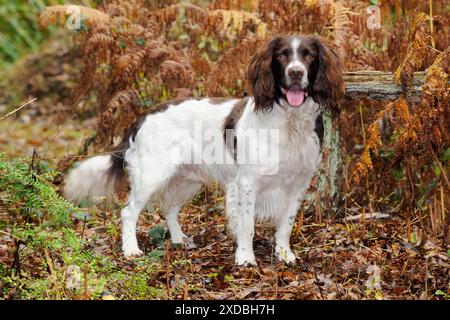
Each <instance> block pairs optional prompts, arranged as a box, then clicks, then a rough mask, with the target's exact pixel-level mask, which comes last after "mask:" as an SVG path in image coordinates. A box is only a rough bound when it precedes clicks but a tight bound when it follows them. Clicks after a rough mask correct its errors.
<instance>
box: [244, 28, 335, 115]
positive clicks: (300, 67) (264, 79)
mask: <svg viewBox="0 0 450 320" xmlns="http://www.w3.org/2000/svg"><path fill="white" fill-rule="evenodd" d="M247 77H248V80H249V81H250V86H251V93H252V95H253V97H254V99H255V111H266V110H271V109H272V106H273V102H274V101H276V102H278V103H279V104H280V105H282V106H287V107H292V108H299V107H301V105H302V104H303V102H304V101H305V99H306V98H307V97H308V96H310V97H312V98H313V99H314V101H316V102H317V103H319V104H321V105H323V106H336V105H337V103H338V102H339V100H340V99H341V98H342V95H343V92H344V80H343V77H342V71H341V64H340V61H339V58H338V55H337V54H336V53H335V52H334V51H333V50H332V49H330V48H329V47H328V46H327V45H326V44H325V43H324V42H323V41H322V40H320V39H319V38H317V37H313V36H280V37H275V38H273V39H271V40H270V41H269V42H268V43H267V44H266V45H265V46H263V48H262V49H261V50H260V51H259V52H257V53H256V54H255V55H254V56H253V57H252V59H251V61H250V65H249V67H248V71H247Z"/></svg>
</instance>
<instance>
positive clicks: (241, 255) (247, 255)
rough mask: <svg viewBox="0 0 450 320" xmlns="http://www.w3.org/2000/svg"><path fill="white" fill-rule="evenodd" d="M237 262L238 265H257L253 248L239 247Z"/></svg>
mask: <svg viewBox="0 0 450 320" xmlns="http://www.w3.org/2000/svg"><path fill="white" fill-rule="evenodd" d="M235 262H236V264H237V265H238V266H256V259H255V254H254V253H253V251H252V250H245V249H239V248H237V250H236V258H235Z"/></svg>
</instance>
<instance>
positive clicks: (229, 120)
mask: <svg viewBox="0 0 450 320" xmlns="http://www.w3.org/2000/svg"><path fill="white" fill-rule="evenodd" d="M247 102H248V99H247V98H246V99H242V100H239V101H238V102H236V104H235V105H234V106H233V109H232V110H231V112H230V113H229V114H228V116H227V117H226V119H225V122H224V124H223V139H224V141H225V145H226V147H227V149H228V150H229V151H230V153H231V154H232V155H233V158H234V159H235V160H236V157H237V152H236V148H237V139H236V134H235V128H236V124H237V122H238V121H239V119H240V118H241V116H242V114H243V113H244V110H245V106H246V105H247Z"/></svg>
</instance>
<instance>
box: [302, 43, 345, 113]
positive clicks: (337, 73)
mask: <svg viewBox="0 0 450 320" xmlns="http://www.w3.org/2000/svg"><path fill="white" fill-rule="evenodd" d="M310 39H311V41H312V42H313V43H314V44H315V45H316V46H317V49H318V51H319V60H318V61H317V63H318V69H317V74H316V79H315V81H314V85H313V99H314V100H315V101H316V102H318V103H319V104H321V105H323V106H327V107H331V108H333V109H335V110H337V109H339V106H340V101H341V99H342V97H343V95H344V77H343V75H342V67H341V65H342V63H341V60H340V57H339V55H338V54H337V53H336V52H335V51H334V50H333V49H331V47H330V46H328V45H326V42H325V41H324V40H322V39H319V38H316V37H310Z"/></svg>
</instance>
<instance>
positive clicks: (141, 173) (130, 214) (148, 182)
mask: <svg viewBox="0 0 450 320" xmlns="http://www.w3.org/2000/svg"><path fill="white" fill-rule="evenodd" d="M161 166H163V164H161V163H146V164H145V166H141V165H134V166H129V167H128V173H129V176H130V185H131V191H130V196H129V200H128V204H127V205H126V206H125V208H123V209H122V211H121V217H122V251H123V254H124V256H125V257H127V258H132V257H137V256H141V255H142V254H143V252H142V251H141V250H140V249H139V246H138V243H137V238H136V225H137V222H138V218H139V214H140V213H141V211H142V209H144V207H145V205H146V204H147V202H148V201H149V200H150V198H151V197H152V196H153V195H154V194H155V193H158V192H159V191H160V190H162V188H163V187H164V185H165V184H166V183H167V181H169V180H170V178H171V176H172V175H173V174H174V172H175V170H176V169H175V167H172V166H170V167H169V165H164V166H163V167H161ZM154 168H158V170H154Z"/></svg>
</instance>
